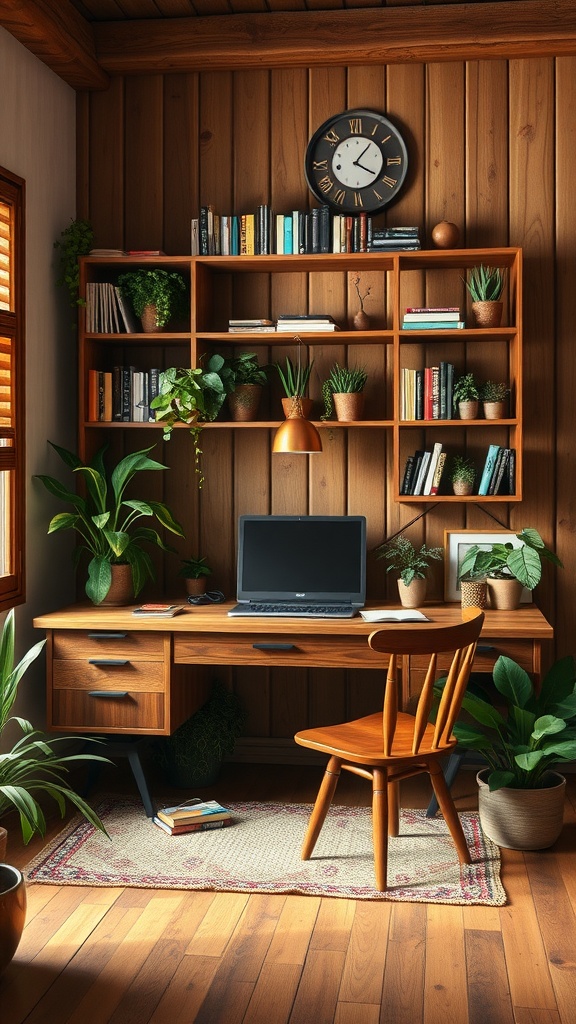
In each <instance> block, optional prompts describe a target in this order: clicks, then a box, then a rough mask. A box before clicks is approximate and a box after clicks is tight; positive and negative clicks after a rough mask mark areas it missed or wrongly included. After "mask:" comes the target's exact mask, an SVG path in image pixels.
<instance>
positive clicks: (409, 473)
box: [400, 441, 446, 495]
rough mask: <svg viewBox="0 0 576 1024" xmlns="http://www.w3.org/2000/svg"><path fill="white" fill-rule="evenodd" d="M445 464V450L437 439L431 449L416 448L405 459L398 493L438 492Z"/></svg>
mask: <svg viewBox="0 0 576 1024" xmlns="http://www.w3.org/2000/svg"><path fill="white" fill-rule="evenodd" d="M445 465H446V452H445V451H443V449H442V445H441V444H440V442H439V441H438V442H436V444H435V445H434V447H433V449H432V450H431V451H426V450H424V449H417V450H416V451H415V452H414V454H413V455H409V456H408V458H407V459H406V464H405V466H404V474H403V476H402V481H401V484H400V494H431V495H432V494H438V492H439V489H440V483H441V481H442V473H443V472H444V467H445Z"/></svg>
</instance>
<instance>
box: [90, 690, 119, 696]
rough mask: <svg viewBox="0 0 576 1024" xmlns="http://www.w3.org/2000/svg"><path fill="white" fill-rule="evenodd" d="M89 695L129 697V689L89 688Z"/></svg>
mask: <svg viewBox="0 0 576 1024" xmlns="http://www.w3.org/2000/svg"><path fill="white" fill-rule="evenodd" d="M88 696H89V697H127V696H128V690H88Z"/></svg>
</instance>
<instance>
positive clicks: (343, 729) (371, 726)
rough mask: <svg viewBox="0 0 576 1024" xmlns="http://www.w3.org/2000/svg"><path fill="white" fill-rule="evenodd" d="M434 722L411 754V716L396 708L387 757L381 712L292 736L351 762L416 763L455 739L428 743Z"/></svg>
mask: <svg viewBox="0 0 576 1024" xmlns="http://www.w3.org/2000/svg"><path fill="white" fill-rule="evenodd" d="M433 737H434V726H433V725H431V724H428V725H427V726H426V729H425V731H424V736H423V738H422V742H421V743H420V748H419V751H418V753H417V754H412V743H413V740H414V718H413V716H412V715H407V714H405V713H404V712H399V713H398V717H397V720H396V731H395V734H394V743H393V747H392V753H391V755H390V756H389V757H387V756H386V755H385V754H384V753H383V750H382V747H383V741H382V712H381V711H379V712H376V714H373V715H367V716H366V717H365V718H357V719H356V720H355V721H353V722H344V723H343V724H342V725H327V726H322V727H320V728H317V729H304V730H302V731H301V732H298V733H296V735H295V737H294V739H295V741H296V743H299V744H300V746H302V747H309V748H310V749H311V750H319V751H322V753H325V754H329V755H330V756H334V757H339V758H341V759H342V760H343V761H352V762H353V763H354V764H364V765H373V766H377V767H386V766H387V765H389V764H393V763H397V761H398V758H402V761H403V762H404V763H405V764H411V763H413V764H418V763H421V762H422V761H423V760H425V759H426V758H427V757H443V756H444V755H445V754H446V753H450V752H451V750H452V749H453V747H454V746H455V745H456V740H455V739H454V740H450V741H448V743H445V744H442V745H441V746H440V747H437V748H434V747H433V746H432V742H433Z"/></svg>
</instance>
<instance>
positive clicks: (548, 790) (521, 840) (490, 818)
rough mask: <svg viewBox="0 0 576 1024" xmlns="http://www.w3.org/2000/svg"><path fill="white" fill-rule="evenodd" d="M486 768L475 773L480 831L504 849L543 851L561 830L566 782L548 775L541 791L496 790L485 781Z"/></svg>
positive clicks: (559, 776)
mask: <svg viewBox="0 0 576 1024" xmlns="http://www.w3.org/2000/svg"><path fill="white" fill-rule="evenodd" d="M488 775H489V769H487V768H484V769H483V770H482V771H481V772H478V775H477V776H476V781H477V782H478V813H479V815H480V824H481V826H482V831H483V832H484V834H485V835H487V836H488V838H489V839H491V840H492V841H493V842H494V843H497V845H498V846H504V847H505V848H506V849H508V850H546V849H547V848H548V847H549V846H552V845H553V844H554V843H555V842H556V840H557V839H558V836H559V835H560V833H561V831H562V824H563V818H564V797H565V791H566V779H565V778H564V777H563V776H562V775H559V774H558V772H548V773H547V775H546V776H544V778H545V779H546V780H547V782H548V785H546V786H545V787H544V788H543V789H508V788H507V787H506V786H505V787H503V788H502V789H496V790H495V791H494V792H493V793H491V792H490V790H489V788H488V783H487V781H486V779H487V777H488Z"/></svg>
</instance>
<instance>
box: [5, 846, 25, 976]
mask: <svg viewBox="0 0 576 1024" xmlns="http://www.w3.org/2000/svg"><path fill="white" fill-rule="evenodd" d="M25 921H26V883H25V881H24V875H23V874H22V872H21V871H19V870H18V868H14V867H12V866H11V865H10V864H0V974H2V972H3V971H4V969H5V968H6V967H7V966H8V964H9V963H10V961H11V959H12V957H13V956H14V953H15V952H16V950H17V949H18V943H19V942H20V939H21V936H22V932H23V930H24V922H25Z"/></svg>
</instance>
